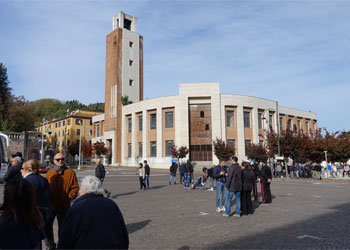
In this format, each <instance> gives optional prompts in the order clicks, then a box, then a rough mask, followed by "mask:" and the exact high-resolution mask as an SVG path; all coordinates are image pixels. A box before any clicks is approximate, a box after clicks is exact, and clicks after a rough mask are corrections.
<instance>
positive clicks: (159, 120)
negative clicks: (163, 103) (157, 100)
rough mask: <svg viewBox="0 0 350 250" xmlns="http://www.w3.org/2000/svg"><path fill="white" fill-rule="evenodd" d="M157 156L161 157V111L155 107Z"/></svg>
mask: <svg viewBox="0 0 350 250" xmlns="http://www.w3.org/2000/svg"><path fill="white" fill-rule="evenodd" d="M157 157H163V113H162V109H161V108H157Z"/></svg>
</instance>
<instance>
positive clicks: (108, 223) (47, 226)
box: [0, 153, 129, 249]
mask: <svg viewBox="0 0 350 250" xmlns="http://www.w3.org/2000/svg"><path fill="white" fill-rule="evenodd" d="M39 167H40V164H39V162H38V161H37V160H29V161H26V162H23V159H22V156H21V155H19V154H17V155H16V154H15V155H12V157H11V161H10V165H9V166H8V171H7V173H6V174H5V176H4V181H5V188H4V199H3V204H2V205H1V207H0V249H42V241H43V240H44V241H45V245H46V247H47V249H55V248H56V247H57V248H59V249H73V248H75V249H87V248H90V249H91V248H93V249H104V248H108V249H127V248H128V247H129V238H128V232H127V229H126V225H125V222H124V218H123V216H122V214H121V212H120V210H119V208H118V206H117V204H116V203H115V202H114V201H112V200H110V199H108V198H106V197H104V196H103V193H105V194H106V195H107V197H109V196H110V194H111V193H110V192H109V191H107V190H106V189H104V188H103V187H102V182H103V180H104V178H105V169H104V166H103V165H102V164H101V162H97V167H96V176H86V177H84V178H83V180H82V181H81V184H80V187H79V184H78V180H77V177H76V174H75V172H74V171H73V170H72V169H71V168H69V167H68V166H67V165H66V164H65V159H64V156H63V155H62V154H61V153H58V154H56V155H55V157H54V164H53V165H52V166H51V168H50V169H49V170H48V172H47V174H46V176H45V177H43V176H41V175H40V174H39ZM78 195H79V196H78ZM73 200H74V203H73V205H72V201H73ZM113 215H114V216H113ZM55 218H57V223H58V240H57V239H56V241H55V239H54V229H53V224H54V220H55Z"/></svg>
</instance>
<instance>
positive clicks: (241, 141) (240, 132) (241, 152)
mask: <svg viewBox="0 0 350 250" xmlns="http://www.w3.org/2000/svg"><path fill="white" fill-rule="evenodd" d="M237 147H238V159H239V161H242V160H243V159H244V158H245V137H244V120H243V106H238V107H237Z"/></svg>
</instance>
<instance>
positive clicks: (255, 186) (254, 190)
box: [253, 180, 258, 201]
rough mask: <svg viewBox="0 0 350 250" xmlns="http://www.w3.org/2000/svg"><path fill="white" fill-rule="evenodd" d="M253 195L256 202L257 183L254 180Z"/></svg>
mask: <svg viewBox="0 0 350 250" xmlns="http://www.w3.org/2000/svg"><path fill="white" fill-rule="evenodd" d="M253 195H254V199H255V200H256V201H257V200H258V182H257V181H256V180H255V181H254V187H253Z"/></svg>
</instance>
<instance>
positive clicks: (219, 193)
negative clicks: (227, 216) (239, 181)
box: [214, 160, 227, 213]
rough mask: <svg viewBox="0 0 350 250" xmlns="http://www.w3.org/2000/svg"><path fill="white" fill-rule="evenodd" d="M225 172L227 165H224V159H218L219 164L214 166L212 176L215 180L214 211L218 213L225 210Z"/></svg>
mask: <svg viewBox="0 0 350 250" xmlns="http://www.w3.org/2000/svg"><path fill="white" fill-rule="evenodd" d="M226 173H227V167H226V166H225V161H224V160H220V164H219V165H217V166H216V167H215V168H214V178H215V180H216V212H218V213H221V212H224V211H225V200H226V189H225V183H226ZM220 198H221V207H220Z"/></svg>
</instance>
